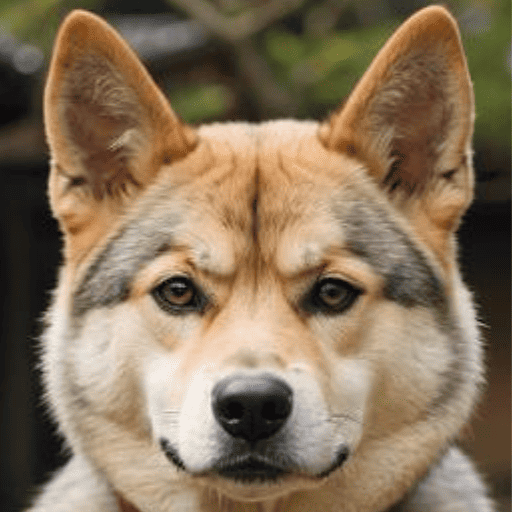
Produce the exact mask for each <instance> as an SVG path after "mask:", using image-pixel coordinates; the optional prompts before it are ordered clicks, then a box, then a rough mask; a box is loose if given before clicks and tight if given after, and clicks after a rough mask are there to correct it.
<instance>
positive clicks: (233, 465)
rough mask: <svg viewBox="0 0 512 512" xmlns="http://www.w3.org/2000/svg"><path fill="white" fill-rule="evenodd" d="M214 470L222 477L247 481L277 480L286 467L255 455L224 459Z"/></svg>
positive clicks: (284, 472) (285, 472)
mask: <svg viewBox="0 0 512 512" xmlns="http://www.w3.org/2000/svg"><path fill="white" fill-rule="evenodd" d="M215 472H216V473H217V474H218V475H219V476H222V477H224V478H229V479H232V480H237V481H241V482H248V483H252V482H257V481H261V482H265V481H272V480H277V479H278V478H279V477H281V476H284V475H285V474H287V473H288V471H287V470H286V469H284V468H282V467H280V466H278V465H276V464H273V463H272V462H271V461H267V460H266V459H265V458H262V457H258V456H255V455H248V456H245V457H242V458H237V459H234V460H227V461H224V462H222V463H221V464H218V465H217V466H216V467H215Z"/></svg>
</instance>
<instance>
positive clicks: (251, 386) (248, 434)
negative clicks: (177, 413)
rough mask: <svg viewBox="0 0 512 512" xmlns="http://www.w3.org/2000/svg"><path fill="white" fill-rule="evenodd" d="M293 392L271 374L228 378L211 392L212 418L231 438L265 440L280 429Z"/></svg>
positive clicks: (285, 418) (290, 406) (287, 412)
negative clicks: (213, 416)
mask: <svg viewBox="0 0 512 512" xmlns="http://www.w3.org/2000/svg"><path fill="white" fill-rule="evenodd" d="M292 397H293V392H292V390H291V389H290V387H289V386H288V384H286V382H284V381H282V380H280V379H277V378H275V377H273V376H270V375H260V376H255V377H228V378H226V379H224V380H222V381H221V382H219V383H218V384H217V385H216V386H215V388H214V389H213V392H212V407H213V412H214V415H215V418H216V419H217V421H218V423H219V424H220V425H221V426H222V428H223V429H224V430H225V431H226V432H228V433H229V434H230V435H232V436H233V437H238V438H243V439H246V440H248V441H255V440H258V439H265V438H268V437H270V436H272V435H273V434H275V433H276V432H277V431H278V430H280V429H281V428H282V426H283V425H284V424H285V423H286V420H287V419H288V417H289V416H290V413H291V410H292V403H293V402H292Z"/></svg>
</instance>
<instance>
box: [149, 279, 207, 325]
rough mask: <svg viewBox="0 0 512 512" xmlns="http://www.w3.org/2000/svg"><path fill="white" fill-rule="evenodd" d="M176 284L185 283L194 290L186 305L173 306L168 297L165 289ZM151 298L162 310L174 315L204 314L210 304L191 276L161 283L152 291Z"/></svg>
mask: <svg viewBox="0 0 512 512" xmlns="http://www.w3.org/2000/svg"><path fill="white" fill-rule="evenodd" d="M175 282H185V283H186V284H187V285H188V286H190V288H191V290H192V297H191V299H190V300H189V301H188V302H186V303H185V304H173V303H172V302H170V301H169V300H168V298H167V297H166V294H165V287H166V286H169V284H171V283H175ZM151 296H152V297H153V299H154V300H155V302H156V303H157V305H158V306H159V307H160V309H162V310H163V311H165V312H166V313H169V314H172V315H186V314H190V313H202V312H203V311H204V309H205V307H206V304H207V303H208V298H207V296H206V294H205V293H203V291H202V290H201V289H200V287H199V286H197V285H196V284H195V283H194V281H193V280H192V279H191V278H190V277H189V276H187V275H182V274H179V275H175V276H172V277H170V278H168V279H165V280H164V281H162V282H161V283H159V284H158V285H157V286H155V287H154V288H153V290H152V291H151Z"/></svg>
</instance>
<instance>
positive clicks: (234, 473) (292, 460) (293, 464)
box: [160, 373, 348, 484]
mask: <svg viewBox="0 0 512 512" xmlns="http://www.w3.org/2000/svg"><path fill="white" fill-rule="evenodd" d="M211 408H212V409H211V410H212V413H213V418H214V419H215V422H216V423H217V427H218V428H219V432H223V433H224V436H223V437H224V441H223V443H224V447H225V451H223V453H219V456H218V457H216V458H215V459H214V460H212V463H211V466H210V468H209V469H208V470H207V473H212V474H216V475H218V476H221V477H223V478H227V479H229V480H235V481H238V482H243V483H249V484H250V483H258V482H271V481H276V480H278V479H280V477H283V476H286V475H289V474H292V473H301V472H302V471H303V468H301V466H300V465H299V464H298V461H297V459H298V458H297V455H296V454H295V455H294V454H293V453H290V452H289V449H288V447H287V443H288V442H289V441H288V436H289V432H287V424H288V423H289V420H290V417H291V415H292V412H293V408H294V396H293V390H292V388H291V387H290V386H289V385H288V383H286V382H285V381H284V380H282V379H280V378H278V377H276V376H274V375H270V374H266V373H264V374H259V375H252V376H247V375H231V376H228V377H225V378H224V379H222V380H220V381H219V382H217V384H216V385H215V386H214V387H213V390H212V391H211ZM160 446H161V447H162V449H163V451H164V453H165V454H166V456H167V458H168V459H169V460H170V461H171V462H172V463H173V464H174V465H175V466H176V467H177V468H178V469H182V470H185V471H187V469H188V468H187V467H186V464H185V462H184V461H183V460H182V458H181V457H180V454H179V451H178V450H177V449H176V447H175V446H174V445H173V444H172V443H171V442H170V441H169V440H167V439H165V438H161V439H160ZM347 456H348V447H347V446H345V445H340V446H339V447H338V450H337V452H336V455H335V457H334V460H333V461H332V462H331V464H330V465H329V466H328V467H327V468H326V469H325V470H324V471H321V472H319V473H317V474H316V475H311V476H317V477H318V478H324V477H326V476H328V475H329V474H330V473H332V472H333V471H334V470H335V469H337V468H338V467H340V466H341V465H342V464H343V463H344V461H345V460H346V458H347ZM306 473H307V470H306Z"/></svg>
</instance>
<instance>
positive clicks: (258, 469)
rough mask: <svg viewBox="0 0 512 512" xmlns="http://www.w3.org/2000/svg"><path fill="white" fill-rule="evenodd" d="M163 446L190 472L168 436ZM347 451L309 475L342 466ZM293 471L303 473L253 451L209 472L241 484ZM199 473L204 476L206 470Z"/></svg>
mask: <svg viewBox="0 0 512 512" xmlns="http://www.w3.org/2000/svg"><path fill="white" fill-rule="evenodd" d="M160 446H161V447H162V450H163V452H164V453H165V455H166V456H167V458H168V459H169V460H170V461H171V462H172V463H173V464H174V465H175V466H176V467H177V468H178V469H180V470H184V471H187V468H186V466H185V463H184V462H183V460H182V459H181V457H180V455H179V453H178V450H177V449H176V448H175V447H174V446H173V445H172V444H171V443H170V442H169V441H168V440H167V439H163V438H162V439H161V440H160ZM348 454H349V451H348V448H347V447H346V446H344V445H343V446H341V447H340V448H339V449H338V452H337V455H336V457H335V459H334V461H333V463H332V464H331V465H330V466H329V467H328V468H327V469H326V470H324V471H322V472H320V473H318V474H316V475H310V477H314V478H318V479H323V478H326V477H328V476H329V475H330V474H331V473H333V472H334V471H335V470H337V469H338V468H339V467H341V466H342V465H343V463H344V462H345V460H346V459H347V457H348ZM293 473H296V474H300V473H302V471H300V470H298V468H296V467H295V465H294V464H293V462H292V461H287V460H282V461H281V460H276V459H274V458H272V457H270V456H266V455H262V454H259V453H256V452H253V451H248V452H246V453H243V454H236V455H235V454H233V455H228V456H226V457H223V458H221V459H220V460H218V461H217V462H215V463H214V464H213V465H212V467H211V469H210V470H209V471H208V474H213V475H217V476H220V477H222V478H225V479H228V480H231V481H234V482H236V483H241V484H261V483H275V482H278V481H279V480H280V479H282V478H284V477H286V476H287V475H291V474H293ZM200 476H205V473H203V474H201V475H200Z"/></svg>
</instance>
